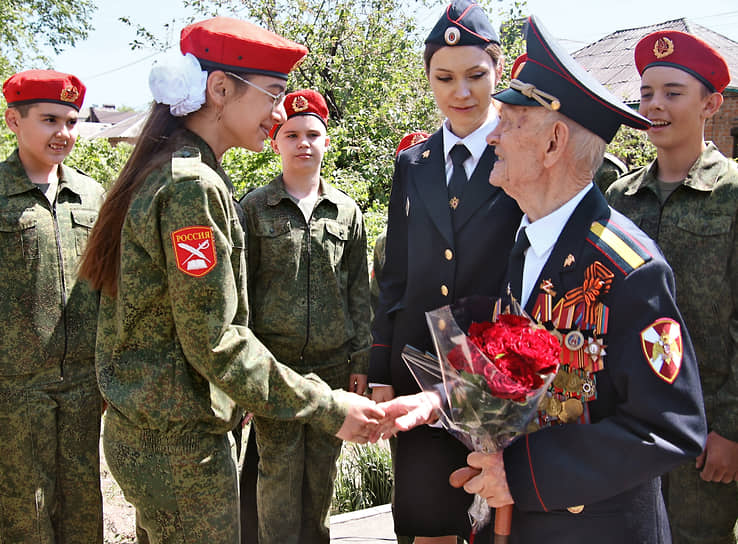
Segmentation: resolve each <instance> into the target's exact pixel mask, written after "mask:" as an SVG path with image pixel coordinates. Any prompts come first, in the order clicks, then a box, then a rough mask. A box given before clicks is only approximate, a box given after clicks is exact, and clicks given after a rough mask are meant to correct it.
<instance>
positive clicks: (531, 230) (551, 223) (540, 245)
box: [515, 182, 592, 258]
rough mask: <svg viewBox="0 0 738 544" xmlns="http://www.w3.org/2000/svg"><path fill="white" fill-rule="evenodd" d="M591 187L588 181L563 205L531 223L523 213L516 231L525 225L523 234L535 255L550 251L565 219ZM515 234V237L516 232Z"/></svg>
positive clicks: (567, 218) (539, 255)
mask: <svg viewBox="0 0 738 544" xmlns="http://www.w3.org/2000/svg"><path fill="white" fill-rule="evenodd" d="M591 188H592V183H591V182H590V183H588V184H587V186H586V187H585V188H584V189H582V190H581V191H579V192H578V193H577V194H576V195H574V197H572V198H571V199H570V200H569V201H568V202H566V203H565V204H564V205H563V206H561V207H559V208H558V209H556V210H554V211H553V212H551V213H550V214H548V215H547V216H545V217H542V218H540V219H538V220H537V221H534V222H533V223H531V222H530V220H529V219H528V214H525V215H523V219H521V221H520V227H518V231H520V229H522V228H523V227H525V234H526V235H527V236H528V240H530V247H531V249H532V250H533V252H534V253H535V254H536V256H537V257H539V258H540V257H543V256H544V255H546V254H547V253H548V252H550V251H551V249H552V248H553V246H554V244H555V243H556V240H558V239H559V236H560V235H561V231H563V230H564V227H565V226H566V223H567V221H569V218H570V217H571V214H573V213H574V210H575V209H576V207H577V206H578V205H579V203H580V202H581V201H582V199H583V198H584V196H585V195H586V194H587V193H588V192H589V190H590V189H591ZM515 236H516V238H517V233H516V235H515Z"/></svg>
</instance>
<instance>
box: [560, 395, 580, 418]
mask: <svg viewBox="0 0 738 544" xmlns="http://www.w3.org/2000/svg"><path fill="white" fill-rule="evenodd" d="M583 413H584V405H583V404H582V401H581V400H579V399H574V398H571V399H566V400H565V401H564V402H562V403H561V413H560V414H559V419H560V420H561V421H563V422H564V423H572V422H574V421H576V420H577V419H579V418H580V417H581V415H582V414H583Z"/></svg>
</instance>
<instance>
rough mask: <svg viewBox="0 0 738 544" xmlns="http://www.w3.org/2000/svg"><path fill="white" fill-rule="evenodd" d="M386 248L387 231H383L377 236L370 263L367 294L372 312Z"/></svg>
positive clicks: (377, 297)
mask: <svg viewBox="0 0 738 544" xmlns="http://www.w3.org/2000/svg"><path fill="white" fill-rule="evenodd" d="M386 246H387V229H384V230H383V231H382V232H380V233H379V236H377V239H376V241H375V242H374V260H373V261H372V273H371V279H370V282H369V292H370V293H371V302H372V312H374V311H375V310H376V308H377V304H378V303H379V282H380V281H381V279H382V269H383V268H384V258H385V247H386Z"/></svg>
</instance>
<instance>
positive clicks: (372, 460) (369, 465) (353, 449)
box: [331, 443, 393, 514]
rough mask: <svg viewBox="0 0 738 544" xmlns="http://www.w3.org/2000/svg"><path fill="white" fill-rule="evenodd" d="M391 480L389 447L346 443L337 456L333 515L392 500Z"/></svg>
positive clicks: (332, 506) (332, 505)
mask: <svg viewBox="0 0 738 544" xmlns="http://www.w3.org/2000/svg"><path fill="white" fill-rule="evenodd" d="M392 482H393V480H392V457H391V455H390V450H389V448H388V447H387V446H385V445H381V444H366V445H357V444H349V443H346V444H344V446H343V451H342V452H341V456H340V457H339V458H338V474H337V476H336V480H335V485H334V489H333V502H332V504H331V514H342V513H345V512H353V511H355V510H363V509H364V508H371V507H372V506H379V505H382V504H387V503H389V502H391V500H392Z"/></svg>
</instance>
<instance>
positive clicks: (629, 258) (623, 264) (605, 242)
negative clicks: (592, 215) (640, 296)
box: [587, 221, 652, 276]
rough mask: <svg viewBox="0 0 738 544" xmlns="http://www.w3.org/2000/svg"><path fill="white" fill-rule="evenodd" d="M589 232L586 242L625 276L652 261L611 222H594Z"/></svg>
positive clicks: (639, 246) (635, 242) (634, 241)
mask: <svg viewBox="0 0 738 544" xmlns="http://www.w3.org/2000/svg"><path fill="white" fill-rule="evenodd" d="M589 230H590V232H589V236H588V237H587V241H588V242H589V243H590V244H592V245H593V246H595V247H596V248H597V249H599V250H600V252H601V253H602V254H603V255H604V256H605V257H607V258H608V260H610V262H612V263H613V265H615V267H616V268H617V269H618V270H620V271H621V272H622V273H623V274H625V275H626V276H627V275H628V274H630V273H631V272H633V270H635V269H636V268H638V267H640V266H641V265H643V264H645V263H647V262H648V261H650V260H651V259H652V255H651V254H650V253H649V252H648V251H646V249H645V248H644V247H643V246H641V245H640V244H639V243H638V242H637V241H636V240H635V239H633V238H632V237H631V236H630V235H629V234H628V233H626V232H625V231H623V230H622V229H620V228H619V227H618V226H617V225H616V224H615V223H613V222H608V223H601V222H599V221H595V222H594V223H592V225H591V226H590V229H589Z"/></svg>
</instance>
